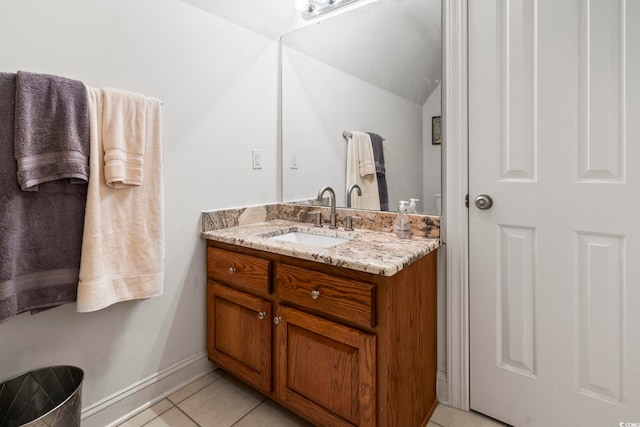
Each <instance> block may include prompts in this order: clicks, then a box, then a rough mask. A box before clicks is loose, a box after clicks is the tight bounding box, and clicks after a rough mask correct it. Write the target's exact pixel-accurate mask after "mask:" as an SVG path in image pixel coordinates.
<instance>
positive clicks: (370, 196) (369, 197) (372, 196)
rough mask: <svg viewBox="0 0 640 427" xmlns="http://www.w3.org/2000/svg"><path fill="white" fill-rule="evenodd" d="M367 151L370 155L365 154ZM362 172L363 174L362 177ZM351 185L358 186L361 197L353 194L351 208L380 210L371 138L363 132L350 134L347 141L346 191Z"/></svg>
mask: <svg viewBox="0 0 640 427" xmlns="http://www.w3.org/2000/svg"><path fill="white" fill-rule="evenodd" d="M367 147H368V148H367ZM367 151H369V152H370V153H369V154H367ZM369 163H370V164H369ZM362 172H365V174H364V175H363V174H362ZM352 184H358V186H360V189H361V190H362V196H358V195H357V194H355V193H354V194H353V198H352V199H351V207H354V208H361V209H373V210H380V195H379V194H378V178H377V176H376V164H375V161H374V160H373V148H372V145H371V137H370V136H369V134H367V133H364V132H355V131H354V132H351V138H349V139H348V140H347V189H348V188H349V187H350V186H351V185H352Z"/></svg>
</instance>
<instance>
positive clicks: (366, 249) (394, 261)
mask: <svg viewBox="0 0 640 427" xmlns="http://www.w3.org/2000/svg"><path fill="white" fill-rule="evenodd" d="M291 231H302V232H305V231H306V232H309V233H312V234H322V235H326V236H331V237H342V238H347V239H350V240H349V241H348V242H345V243H341V244H339V245H336V246H333V247H330V248H319V247H315V246H306V245H302V244H298V243H292V242H283V241H279V240H270V239H268V238H269V237H272V236H276V235H279V234H284V233H288V232H291ZM200 235H201V236H202V237H203V238H205V239H208V240H215V241H218V242H224V243H230V244H234V245H238V246H243V247H246V248H253V249H259V250H263V251H267V252H272V253H276V254H281V255H288V256H291V257H295V258H301V259H307V260H311V261H317V262H321V263H325V264H330V265H335V266H338V267H345V268H349V269H352V270H358V271H364V272H367V273H372V274H380V275H383V276H393V275H394V274H396V273H397V272H398V271H400V270H402V269H403V268H405V267H407V266H408V265H409V264H411V263H412V262H414V261H416V260H418V259H420V258H421V257H423V256H425V255H427V254H428V253H430V252H432V251H434V250H436V249H437V248H438V247H439V246H440V241H439V240H438V239H430V238H426V237H415V236H414V237H412V238H411V239H399V238H397V237H396V235H395V234H393V233H386V232H380V231H370V230H358V229H356V230H354V231H344V230H343V229H342V228H341V229H339V230H330V229H329V228H327V227H322V228H316V227H313V226H312V225H309V224H308V223H301V222H296V221H289V220H281V219H277V220H272V221H266V222H257V223H253V224H247V225H239V226H235V227H229V228H222V229H218V230H209V231H202V232H201V233H200Z"/></svg>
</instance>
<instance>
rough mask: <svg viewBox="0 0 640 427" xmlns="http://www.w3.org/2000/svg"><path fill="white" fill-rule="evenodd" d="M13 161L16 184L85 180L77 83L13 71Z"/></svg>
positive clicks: (82, 92)
mask: <svg viewBox="0 0 640 427" xmlns="http://www.w3.org/2000/svg"><path fill="white" fill-rule="evenodd" d="M15 102H16V103H15V111H16V113H15V114H16V115H15V132H16V133H15V159H16V161H17V163H18V174H17V177H18V184H20V187H21V188H22V190H25V191H35V190H37V189H38V184H42V183H45V182H50V181H56V180H58V179H63V178H70V179H71V182H72V183H85V184H86V183H87V182H88V181H89V109H88V101H87V90H86V88H85V86H84V84H83V83H82V82H79V81H77V80H70V79H66V78H63V77H58V76H50V75H47V74H34V73H27V72H25V71H18V76H17V79H16V101H15Z"/></svg>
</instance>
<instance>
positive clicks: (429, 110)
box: [422, 85, 442, 215]
mask: <svg viewBox="0 0 640 427" xmlns="http://www.w3.org/2000/svg"><path fill="white" fill-rule="evenodd" d="M441 101H442V88H441V85H438V87H437V88H436V89H435V90H434V91H433V93H432V94H431V96H430V97H429V99H427V102H425V104H424V106H423V108H422V118H423V125H422V129H423V132H424V151H423V155H424V159H423V163H422V171H423V173H424V175H423V179H424V187H423V188H424V195H423V200H422V203H423V209H424V210H423V212H425V213H429V214H433V215H436V214H437V209H436V201H435V198H434V194H436V193H441V190H440V189H441V176H440V175H441V172H440V171H441V164H442V158H441V157H442V151H441V150H442V146H441V145H432V144H431V118H432V117H434V116H441V111H442V105H441Z"/></svg>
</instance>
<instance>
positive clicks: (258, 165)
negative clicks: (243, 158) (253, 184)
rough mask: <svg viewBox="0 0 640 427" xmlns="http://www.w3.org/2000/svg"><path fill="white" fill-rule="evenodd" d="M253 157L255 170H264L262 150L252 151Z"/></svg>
mask: <svg viewBox="0 0 640 427" xmlns="http://www.w3.org/2000/svg"><path fill="white" fill-rule="evenodd" d="M251 157H252V159H253V168H254V169H262V150H257V149H253V150H251Z"/></svg>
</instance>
